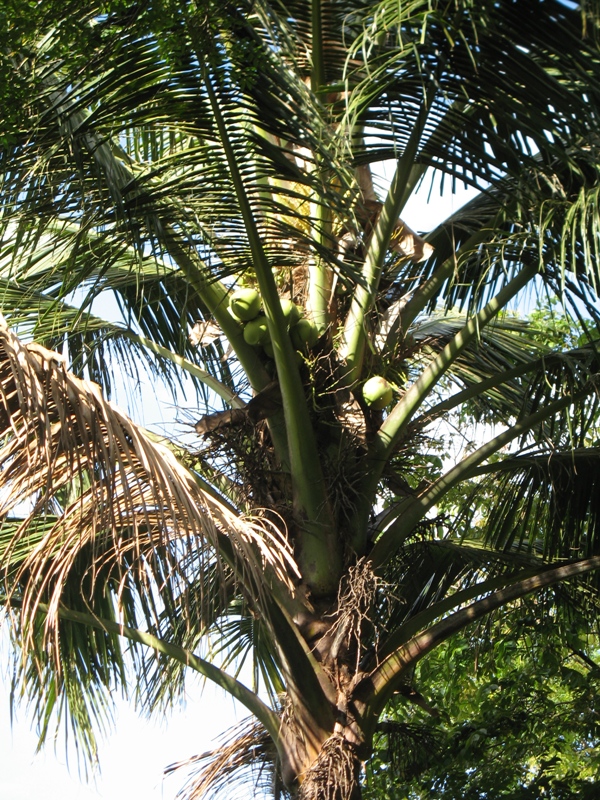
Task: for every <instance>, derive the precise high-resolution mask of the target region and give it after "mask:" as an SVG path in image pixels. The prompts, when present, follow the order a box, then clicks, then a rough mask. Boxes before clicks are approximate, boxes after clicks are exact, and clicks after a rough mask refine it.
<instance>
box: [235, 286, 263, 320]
mask: <svg viewBox="0 0 600 800" xmlns="http://www.w3.org/2000/svg"><path fill="white" fill-rule="evenodd" d="M229 308H230V309H231V311H232V313H233V315H234V316H236V317H237V318H238V319H239V320H241V321H242V322H248V321H249V320H251V319H254V318H255V317H256V316H258V312H259V311H260V295H259V293H258V292H257V291H256V289H238V290H237V291H235V292H234V293H233V294H232V295H231V298H230V300H229Z"/></svg>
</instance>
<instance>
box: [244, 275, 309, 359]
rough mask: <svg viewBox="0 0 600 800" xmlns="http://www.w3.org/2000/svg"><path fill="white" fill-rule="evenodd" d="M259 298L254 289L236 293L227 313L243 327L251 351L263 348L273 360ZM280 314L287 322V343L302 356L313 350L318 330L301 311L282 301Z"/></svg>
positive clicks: (287, 301) (289, 302)
mask: <svg viewBox="0 0 600 800" xmlns="http://www.w3.org/2000/svg"><path fill="white" fill-rule="evenodd" d="M261 305H262V302H261V298H260V294H259V292H258V291H257V290H256V289H252V288H249V287H248V288H242V289H237V290H236V291H235V292H233V294H232V295H231V298H230V300H229V311H230V313H231V315H232V316H233V317H235V319H236V320H238V322H240V323H242V324H243V326H244V340H245V341H246V342H247V343H248V344H249V345H252V346H253V347H262V349H263V351H264V353H265V354H266V355H267V356H268V357H269V358H273V345H272V344H271V337H270V335H269V327H268V325H267V318H266V317H265V315H264V314H261ZM281 310H282V311H283V316H284V317H285V319H286V322H287V327H288V330H289V334H290V339H291V340H292V344H293V345H294V347H295V348H296V350H298V351H300V352H302V353H304V352H306V351H307V350H310V349H311V348H313V347H314V346H315V344H316V343H317V340H318V338H319V331H318V329H317V326H316V325H315V324H314V322H312V321H311V320H310V319H308V318H307V317H305V316H303V312H302V309H301V308H300V306H298V305H296V303H294V302H293V301H292V300H288V299H285V298H282V300H281Z"/></svg>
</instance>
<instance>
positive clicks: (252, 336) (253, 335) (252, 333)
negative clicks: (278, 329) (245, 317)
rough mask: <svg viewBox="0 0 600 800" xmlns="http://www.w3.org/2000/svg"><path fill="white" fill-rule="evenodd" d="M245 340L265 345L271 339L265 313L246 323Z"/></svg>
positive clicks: (252, 343)
mask: <svg viewBox="0 0 600 800" xmlns="http://www.w3.org/2000/svg"><path fill="white" fill-rule="evenodd" d="M244 340H245V341H246V342H247V343H248V344H251V345H258V344H262V345H264V344H266V342H268V341H269V327H268V325H267V318H266V317H265V316H264V315H263V314H261V315H260V316H258V317H255V318H254V319H251V320H250V321H249V322H247V323H246V324H245V325H244Z"/></svg>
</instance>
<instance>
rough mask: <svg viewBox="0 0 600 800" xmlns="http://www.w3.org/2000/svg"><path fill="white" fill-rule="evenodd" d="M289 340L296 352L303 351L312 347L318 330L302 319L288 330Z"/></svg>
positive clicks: (315, 341) (307, 320)
mask: <svg viewBox="0 0 600 800" xmlns="http://www.w3.org/2000/svg"><path fill="white" fill-rule="evenodd" d="M290 338H291V340H292V344H293V345H294V347H296V348H297V349H298V350H304V348H305V347H314V346H315V345H316V343H317V340H318V338H319V329H318V328H317V326H316V325H315V323H314V322H311V321H310V320H309V319H306V317H302V318H301V319H299V320H298V322H297V323H296V324H295V325H293V326H292V327H291V328H290Z"/></svg>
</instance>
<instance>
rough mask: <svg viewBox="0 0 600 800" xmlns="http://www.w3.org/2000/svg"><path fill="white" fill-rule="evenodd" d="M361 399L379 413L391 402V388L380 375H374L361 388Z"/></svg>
mask: <svg viewBox="0 0 600 800" xmlns="http://www.w3.org/2000/svg"><path fill="white" fill-rule="evenodd" d="M363 398H364V401H365V403H366V404H367V405H368V406H370V407H371V408H374V409H375V410H376V411H381V410H382V409H383V408H385V407H386V406H388V405H389V404H390V402H391V400H392V387H391V386H390V384H389V383H388V382H387V381H386V379H385V378H382V377H381V375H375V376H374V377H373V378H369V380H368V381H367V382H366V383H365V385H364V386H363Z"/></svg>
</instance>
